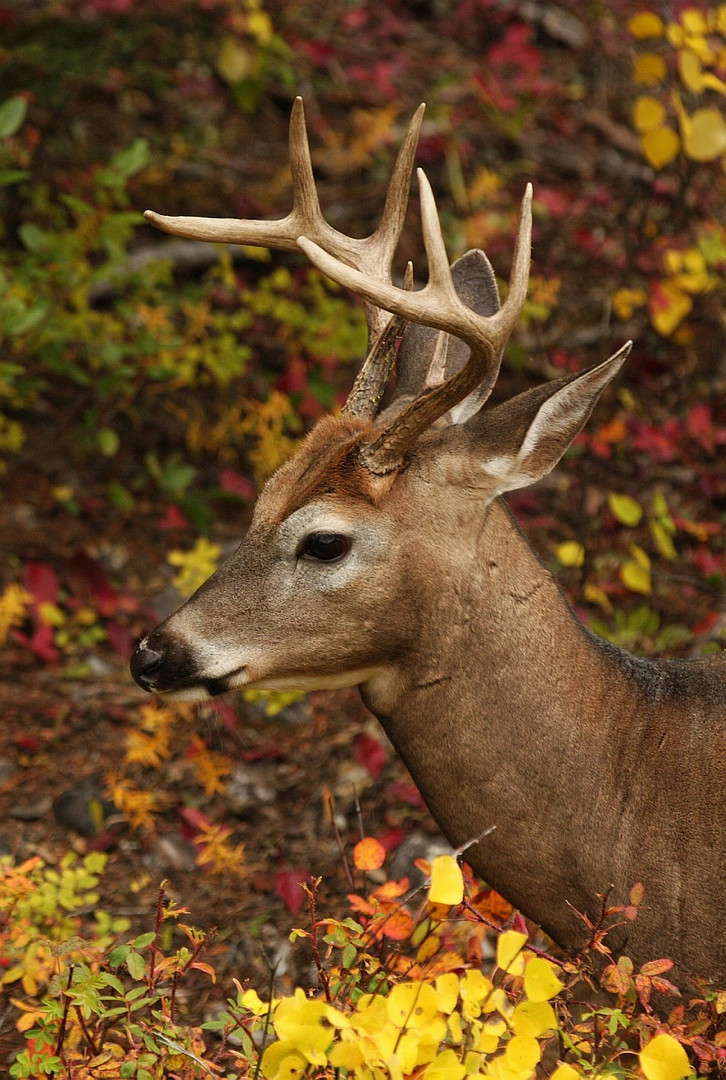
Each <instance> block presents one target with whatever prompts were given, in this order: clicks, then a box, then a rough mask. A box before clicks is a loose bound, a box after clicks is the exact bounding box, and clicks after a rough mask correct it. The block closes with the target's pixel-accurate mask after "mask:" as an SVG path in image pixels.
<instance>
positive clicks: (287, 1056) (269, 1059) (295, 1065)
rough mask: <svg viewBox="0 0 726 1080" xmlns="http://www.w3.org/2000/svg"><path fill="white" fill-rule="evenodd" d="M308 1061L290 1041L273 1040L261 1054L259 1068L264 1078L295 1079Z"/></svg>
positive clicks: (304, 1068) (275, 1079)
mask: <svg viewBox="0 0 726 1080" xmlns="http://www.w3.org/2000/svg"><path fill="white" fill-rule="evenodd" d="M307 1067H308V1063H307V1061H306V1060H305V1058H304V1057H303V1056H302V1054H300V1053H299V1052H298V1051H297V1050H296V1049H295V1047H294V1046H293V1045H292V1043H289V1042H274V1043H271V1044H270V1046H268V1047H267V1049H266V1050H265V1052H264V1054H263V1055H262V1061H261V1063H260V1069H261V1071H262V1075H263V1076H264V1077H266V1080H297V1078H298V1077H299V1076H302V1074H303V1073H304V1072H305V1070H306V1069H307Z"/></svg>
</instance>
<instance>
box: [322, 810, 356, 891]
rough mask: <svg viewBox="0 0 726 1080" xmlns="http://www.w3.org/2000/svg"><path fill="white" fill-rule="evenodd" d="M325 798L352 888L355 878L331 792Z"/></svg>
mask: <svg viewBox="0 0 726 1080" xmlns="http://www.w3.org/2000/svg"><path fill="white" fill-rule="evenodd" d="M326 799H327V804H328V813H329V814H330V820H331V822H332V825H333V832H334V834H335V842H336V844H337V845H338V851H339V852H340V857H341V859H342V860H343V869H344V871H345V876H346V878H347V879H348V884H349V885H350V887H351V889H354V888H355V879H354V877H353V871H352V870H351V868H350V863H349V862H348V856H347V855H346V852H345V845H344V843H343V838H342V836H341V835H340V829H339V828H338V823H337V821H336V820H335V807H334V805H333V795H332V792H330V791H328V792H327V793H326Z"/></svg>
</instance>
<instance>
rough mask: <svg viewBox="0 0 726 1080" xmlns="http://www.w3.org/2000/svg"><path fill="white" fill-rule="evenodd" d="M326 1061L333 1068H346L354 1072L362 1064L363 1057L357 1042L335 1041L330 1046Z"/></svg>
mask: <svg viewBox="0 0 726 1080" xmlns="http://www.w3.org/2000/svg"><path fill="white" fill-rule="evenodd" d="M328 1061H329V1062H330V1064H331V1065H332V1066H333V1068H334V1069H347V1070H348V1071H349V1072H355V1070H356V1069H358V1068H359V1067H360V1066H361V1065H362V1064H363V1062H364V1061H365V1058H364V1057H363V1051H362V1050H361V1047H360V1045H359V1044H358V1043H354V1042H337V1043H335V1045H334V1046H331V1048H330V1053H329V1054H328Z"/></svg>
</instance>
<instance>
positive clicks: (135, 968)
mask: <svg viewBox="0 0 726 1080" xmlns="http://www.w3.org/2000/svg"><path fill="white" fill-rule="evenodd" d="M126 967H127V968H128V970H129V975H130V976H131V978H132V979H143V977H144V975H145V974H146V961H145V960H144V958H143V956H142V955H141V953H137V952H134V950H133V949H132V950H131V951H130V952H129V955H128V956H127V957H126Z"/></svg>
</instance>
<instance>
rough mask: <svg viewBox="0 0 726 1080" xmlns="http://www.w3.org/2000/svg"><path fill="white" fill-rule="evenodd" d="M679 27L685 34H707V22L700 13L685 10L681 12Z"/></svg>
mask: <svg viewBox="0 0 726 1080" xmlns="http://www.w3.org/2000/svg"><path fill="white" fill-rule="evenodd" d="M681 26H682V27H683V29H684V30H685V31H686V33H687V34H707V33H708V22H707V21H706V17H705V15H704V14H703V12H702V11H699V10H698V9H697V8H686V10H685V11H682V12H681Z"/></svg>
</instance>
